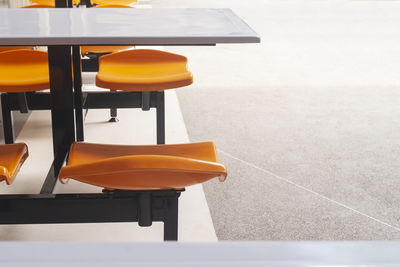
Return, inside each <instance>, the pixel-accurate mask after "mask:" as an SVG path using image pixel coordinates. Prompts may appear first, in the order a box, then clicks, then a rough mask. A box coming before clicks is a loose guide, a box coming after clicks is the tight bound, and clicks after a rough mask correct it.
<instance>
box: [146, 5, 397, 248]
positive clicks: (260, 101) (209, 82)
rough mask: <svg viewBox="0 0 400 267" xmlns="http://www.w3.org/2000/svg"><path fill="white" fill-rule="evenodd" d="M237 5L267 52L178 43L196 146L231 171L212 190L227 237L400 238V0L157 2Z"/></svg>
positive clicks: (218, 224) (183, 96)
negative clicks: (188, 72)
mask: <svg viewBox="0 0 400 267" xmlns="http://www.w3.org/2000/svg"><path fill="white" fill-rule="evenodd" d="M153 6H154V7H161V6H162V7H230V8H232V9H233V10H234V11H235V12H236V13H237V14H238V15H240V16H241V17H242V18H243V19H245V21H246V22H247V23H248V24H249V25H250V26H252V27H253V28H254V29H255V30H256V31H257V32H258V33H259V34H260V35H261V37H262V44H260V45H219V46H216V47H189V48H188V47H171V48H169V49H170V50H171V51H175V52H178V53H182V54H184V55H186V56H188V58H189V60H190V67H191V69H192V71H193V73H194V75H195V83H194V85H192V86H190V87H188V88H185V89H180V90H178V95H179V98H180V104H181V107H182V110H183V115H184V118H185V123H186V126H187V129H188V132H189V136H190V138H191V139H192V140H215V141H216V143H217V146H218V147H219V149H220V157H221V161H223V162H224V163H225V164H226V165H227V166H228V168H229V173H230V175H229V177H228V180H227V182H226V183H225V184H219V183H217V182H211V183H207V184H206V185H205V192H206V196H207V199H208V203H209V206H210V209H211V212H212V215H213V221H214V225H215V228H216V231H217V235H218V237H219V239H220V240H350V239H351V240H358V239H362V240H370V239H372V240H380V239H398V238H400V197H399V196H400V194H399V191H400V163H399V160H398V159H399V158H400V106H399V104H400V91H399V88H400V46H399V43H400V17H399V16H398V14H399V12H400V1H345V0H337V1H335V0H331V1H297V0H296V1H294V0H289V1H268V0H254V1H251V3H249V1H238V0H229V1H226V0H220V1H215V0H213V1H211V0H204V1H187V0H170V1H168V2H166V1H161V0H154V1H153Z"/></svg>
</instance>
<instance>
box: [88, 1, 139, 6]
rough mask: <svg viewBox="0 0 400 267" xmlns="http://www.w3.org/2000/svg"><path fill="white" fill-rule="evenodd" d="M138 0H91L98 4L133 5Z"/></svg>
mask: <svg viewBox="0 0 400 267" xmlns="http://www.w3.org/2000/svg"><path fill="white" fill-rule="evenodd" d="M137 1H138V0H91V1H90V2H91V3H92V5H93V4H96V5H132V4H136V3H137Z"/></svg>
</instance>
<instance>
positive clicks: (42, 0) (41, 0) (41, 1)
mask: <svg viewBox="0 0 400 267" xmlns="http://www.w3.org/2000/svg"><path fill="white" fill-rule="evenodd" d="M29 1H30V2H31V3H35V4H38V5H48V6H53V7H54V6H55V1H54V0H29ZM79 2H80V0H73V3H74V5H77V4H79Z"/></svg>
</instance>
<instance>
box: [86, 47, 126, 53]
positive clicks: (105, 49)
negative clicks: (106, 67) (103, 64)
mask: <svg viewBox="0 0 400 267" xmlns="http://www.w3.org/2000/svg"><path fill="white" fill-rule="evenodd" d="M129 48H132V46H81V53H82V54H88V53H93V54H110V53H115V52H119V51H122V50H126V49H129Z"/></svg>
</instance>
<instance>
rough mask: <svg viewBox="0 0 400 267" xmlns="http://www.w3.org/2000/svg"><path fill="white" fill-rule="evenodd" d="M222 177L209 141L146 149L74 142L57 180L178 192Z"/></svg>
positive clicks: (120, 187)
mask: <svg viewBox="0 0 400 267" xmlns="http://www.w3.org/2000/svg"><path fill="white" fill-rule="evenodd" d="M226 175H227V173H226V168H225V166H224V165H222V164H220V163H218V161H217V154H216V149H215V146H214V143H212V142H202V143H189V144H178V145H148V146H128V145H103V144H90V143H74V144H72V146H71V150H70V154H69V161H68V165H67V166H65V167H63V168H62V169H61V172H60V174H59V179H60V181H61V182H62V183H65V182H66V179H68V178H71V179H75V180H78V181H80V182H83V183H87V184H91V185H96V186H100V187H104V188H107V189H121V190H160V189H182V188H184V187H186V186H190V185H194V184H198V183H202V182H205V181H207V180H210V179H212V178H215V177H219V178H220V181H224V180H225V178H226Z"/></svg>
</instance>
